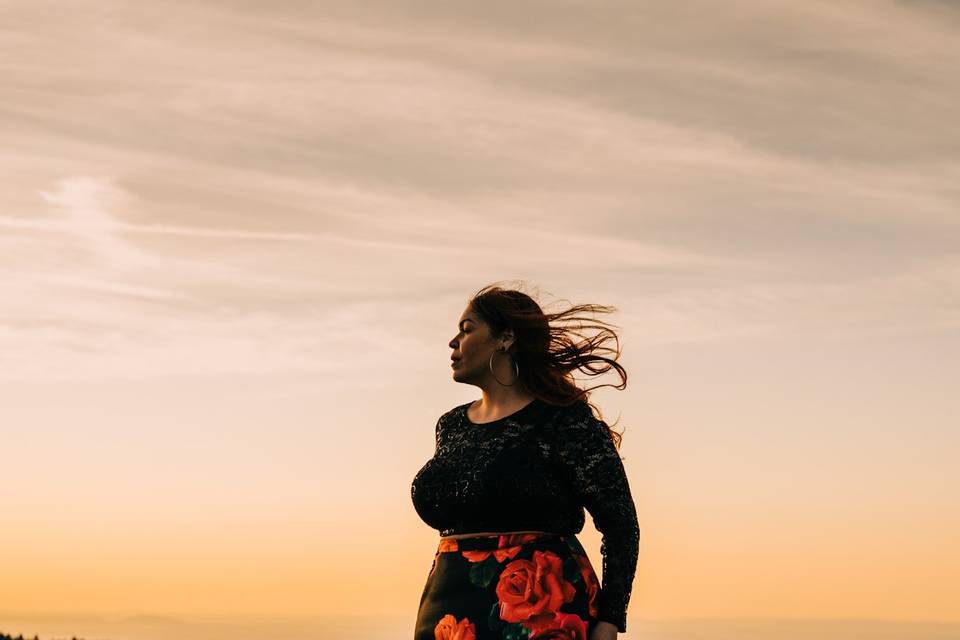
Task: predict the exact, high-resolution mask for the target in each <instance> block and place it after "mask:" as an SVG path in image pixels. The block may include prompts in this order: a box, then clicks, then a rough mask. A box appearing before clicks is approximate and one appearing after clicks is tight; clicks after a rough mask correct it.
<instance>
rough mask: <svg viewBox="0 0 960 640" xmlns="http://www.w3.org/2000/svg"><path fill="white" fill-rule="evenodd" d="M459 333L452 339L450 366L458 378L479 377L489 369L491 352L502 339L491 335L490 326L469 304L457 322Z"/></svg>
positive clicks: (450, 344)
mask: <svg viewBox="0 0 960 640" xmlns="http://www.w3.org/2000/svg"><path fill="white" fill-rule="evenodd" d="M457 330H458V331H457V335H456V336H455V337H454V338H453V340H451V341H450V343H449V346H450V348H451V349H453V352H452V353H451V354H450V357H451V358H452V359H451V361H450V367H451V369H453V377H454V378H455V379H458V380H466V379H478V378H480V377H482V376H483V375H484V372H485V371H487V370H488V368H489V365H488V364H487V363H488V361H489V360H490V354H491V353H492V352H493V351H495V350H496V349H498V348H499V347H500V341H499V340H496V339H494V338H493V337H491V335H490V326H489V325H488V324H486V323H485V322H483V321H482V320H480V319H479V317H477V315H476V314H475V313H473V311H471V310H470V307H469V305H468V306H467V308H466V309H464V311H463V313H462V314H461V315H460V320H459V321H458V322H457Z"/></svg>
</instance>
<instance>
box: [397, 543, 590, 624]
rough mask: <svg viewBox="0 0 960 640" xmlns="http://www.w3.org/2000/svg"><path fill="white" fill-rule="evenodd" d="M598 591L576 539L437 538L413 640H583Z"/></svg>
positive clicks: (585, 555)
mask: <svg viewBox="0 0 960 640" xmlns="http://www.w3.org/2000/svg"><path fill="white" fill-rule="evenodd" d="M599 591H600V580H599V579H598V578H597V574H596V572H595V571H594V570H593V566H592V565H591V564H590V560H589V559H588V558H587V553H586V551H584V549H583V546H581V544H580V541H579V540H577V537H576V535H573V534H567V535H564V534H555V533H521V534H507V535H484V536H476V537H471V538H460V539H457V540H454V539H448V538H441V540H440V546H439V547H438V549H437V553H436V555H435V556H434V559H433V567H431V569H430V574H429V576H428V577H427V584H426V586H425V587H424V588H423V595H422V596H421V597H420V609H419V611H418V612H417V622H416V627H415V633H414V640H493V639H497V640H501V639H507V640H526V639H527V638H529V639H530V640H548V639H557V640H588V639H589V638H590V635H591V634H592V633H593V629H594V627H595V626H596V623H597V619H596V616H597V594H598V593H599Z"/></svg>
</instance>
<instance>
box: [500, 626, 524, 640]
mask: <svg viewBox="0 0 960 640" xmlns="http://www.w3.org/2000/svg"><path fill="white" fill-rule="evenodd" d="M529 637H530V630H529V629H527V628H526V627H525V626H523V625H522V624H520V623H519V622H513V623H510V624H508V625H506V626H505V627H504V628H503V638H504V640H527V638H529Z"/></svg>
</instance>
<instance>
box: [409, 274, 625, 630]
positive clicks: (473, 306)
mask: <svg viewBox="0 0 960 640" xmlns="http://www.w3.org/2000/svg"><path fill="white" fill-rule="evenodd" d="M609 310H611V307H602V306H598V305H578V306H573V307H572V308H570V309H569V310H567V311H564V312H561V313H555V314H545V313H544V312H543V311H542V310H541V309H540V306H539V305H538V304H537V303H536V302H534V300H533V299H532V298H530V297H529V296H528V295H526V294H524V293H522V292H520V291H516V290H511V289H502V288H500V287H496V286H490V287H484V288H483V289H481V290H480V291H479V292H478V293H477V294H476V295H474V296H473V298H472V299H471V300H470V301H469V303H468V304H467V306H466V308H465V309H464V311H463V313H462V314H461V316H460V320H459V322H458V324H457V328H458V333H457V335H456V336H455V337H454V338H453V339H452V340H451V341H450V344H449V346H450V348H451V349H452V350H453V352H452V354H451V356H450V357H451V359H452V362H451V367H452V369H453V379H454V380H456V381H457V382H461V383H465V384H472V385H474V386H477V387H480V390H481V391H482V397H481V398H480V399H479V400H476V401H474V402H468V403H465V404H462V405H459V406H457V407H454V408H453V409H451V410H450V411H447V412H446V413H444V414H443V415H442V416H440V418H439V419H438V420H437V425H436V451H435V453H434V456H433V457H432V458H431V459H430V460H429V461H428V462H427V463H426V464H425V465H424V466H423V468H421V469H420V471H419V472H417V474H416V476H415V477H414V479H413V484H412V487H411V496H412V499H413V504H414V508H415V509H416V511H417V513H418V514H419V515H420V517H421V518H422V519H423V520H424V522H426V523H427V524H429V525H430V526H431V527H434V528H436V529H438V530H439V531H440V536H441V538H440V544H439V547H438V549H437V553H436V555H435V556H434V561H433V567H432V568H431V569H430V573H429V576H428V578H427V583H426V585H425V587H424V589H423V595H422V596H421V598H420V608H419V611H418V613H417V621H416V630H415V640H488V639H492V638H497V639H500V638H511V639H513V638H517V639H527V638H529V639H530V640H547V639H551V638H555V639H561V638H562V639H564V640H615V639H616V636H617V633H618V632H620V633H623V632H626V611H627V604H628V602H629V599H630V591H631V588H632V584H633V577H634V574H635V571H636V566H637V556H638V552H639V539H640V533H639V526H638V522H637V513H636V509H635V507H634V503H633V498H632V496H631V493H630V487H629V484H628V482H627V477H626V473H625V472H624V467H623V462H622V461H621V459H620V456H619V454H618V453H617V450H618V448H619V441H620V434H618V433H616V432H614V431H613V430H612V429H610V427H609V426H608V425H607V424H606V423H605V422H604V421H603V420H602V419H598V418H596V417H594V415H593V411H592V405H590V404H589V403H588V402H587V400H586V398H587V397H588V393H589V391H590V390H592V389H587V390H582V389H580V388H579V387H577V385H576V384H575V383H574V381H573V377H572V371H573V370H574V369H583V370H586V371H587V372H588V374H589V375H599V374H601V373H604V372H606V371H609V370H610V369H611V368H614V369H616V370H617V372H618V373H619V374H620V377H621V380H622V382H621V384H620V385H609V384H608V385H599V386H615V387H616V388H618V389H623V388H625V387H626V381H627V376H626V372H625V371H624V369H623V367H621V366H620V365H619V364H618V363H617V362H616V357H618V356H619V349H618V350H617V351H615V352H614V351H613V350H612V349H609V348H605V347H602V344H603V343H604V342H605V341H606V340H607V339H610V338H611V337H612V338H613V339H614V340H615V341H617V344H618V347H619V341H618V340H617V336H616V334H615V333H613V332H612V331H610V330H609V329H607V328H606V327H605V326H603V325H598V324H584V323H583V322H582V320H583V318H581V317H579V316H576V315H575V314H576V313H577V312H579V311H604V312H606V311H609ZM556 321H576V324H577V326H576V329H582V328H584V327H589V328H598V327H599V328H601V329H602V330H603V332H602V333H601V334H600V336H595V337H593V338H586V337H584V336H582V335H581V334H580V333H578V332H576V331H574V330H573V328H571V327H567V326H560V325H559V324H558V323H557V322H556ZM551 323H552V324H551ZM604 350H605V351H606V352H607V353H612V355H613V356H614V358H613V359H610V358H607V357H604V356H601V355H598V352H601V351H604ZM594 388H596V387H594ZM584 507H586V509H587V511H589V513H590V515H591V517H592V518H593V522H594V524H595V526H596V528H597V530H598V531H600V532H601V534H602V535H603V540H602V544H601V546H600V552H601V554H602V557H603V585H602V587H601V585H600V581H599V580H598V578H597V574H596V572H595V571H594V569H593V567H592V566H591V563H590V560H589V559H588V557H587V554H586V552H585V551H584V549H583V547H582V546H581V545H580V542H579V540H578V539H577V536H576V534H577V533H579V532H580V531H581V530H582V529H583V525H584V521H585V516H584V511H583V510H584Z"/></svg>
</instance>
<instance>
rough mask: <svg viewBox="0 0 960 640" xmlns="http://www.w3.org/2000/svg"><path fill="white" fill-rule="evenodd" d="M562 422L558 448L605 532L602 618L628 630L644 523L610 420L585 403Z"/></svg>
mask: <svg viewBox="0 0 960 640" xmlns="http://www.w3.org/2000/svg"><path fill="white" fill-rule="evenodd" d="M558 426H559V442H558V452H559V455H560V460H561V463H562V465H563V468H564V470H565V471H566V473H567V476H568V478H569V479H570V481H571V483H572V486H573V487H574V490H575V491H576V494H577V496H578V498H579V499H580V500H581V501H582V505H583V506H584V507H585V508H586V509H587V511H588V512H589V513H590V516H591V517H592V518H593V523H594V526H595V527H596V529H597V531H599V532H600V533H601V534H602V536H603V538H602V543H601V545H600V554H601V557H602V558H603V582H602V586H601V589H600V595H599V597H598V609H599V611H598V614H597V617H598V619H600V620H605V621H607V622H610V623H612V624H615V625H617V629H618V630H619V631H620V633H625V632H626V630H627V605H628V604H629V601H630V592H631V590H632V588H633V578H634V575H635V574H636V569H637V558H638V555H639V550H640V527H639V523H638V521H637V511H636V507H635V506H634V503H633V496H632V495H631V493H630V485H629V483H628V482H627V475H626V472H625V470H624V467H623V461H622V460H621V459H620V454H619V453H618V452H617V448H616V446H615V445H614V443H613V440H611V439H610V437H609V435H608V434H607V432H606V427H605V425H604V424H603V422H601V421H600V420H599V419H598V418H596V417H595V416H594V415H593V412H592V410H591V408H590V406H589V405H588V404H587V403H586V402H582V401H581V402H579V403H577V404H576V405H574V406H572V407H570V408H569V414H568V415H567V416H565V417H564V418H561V420H560V421H559V424H558Z"/></svg>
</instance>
